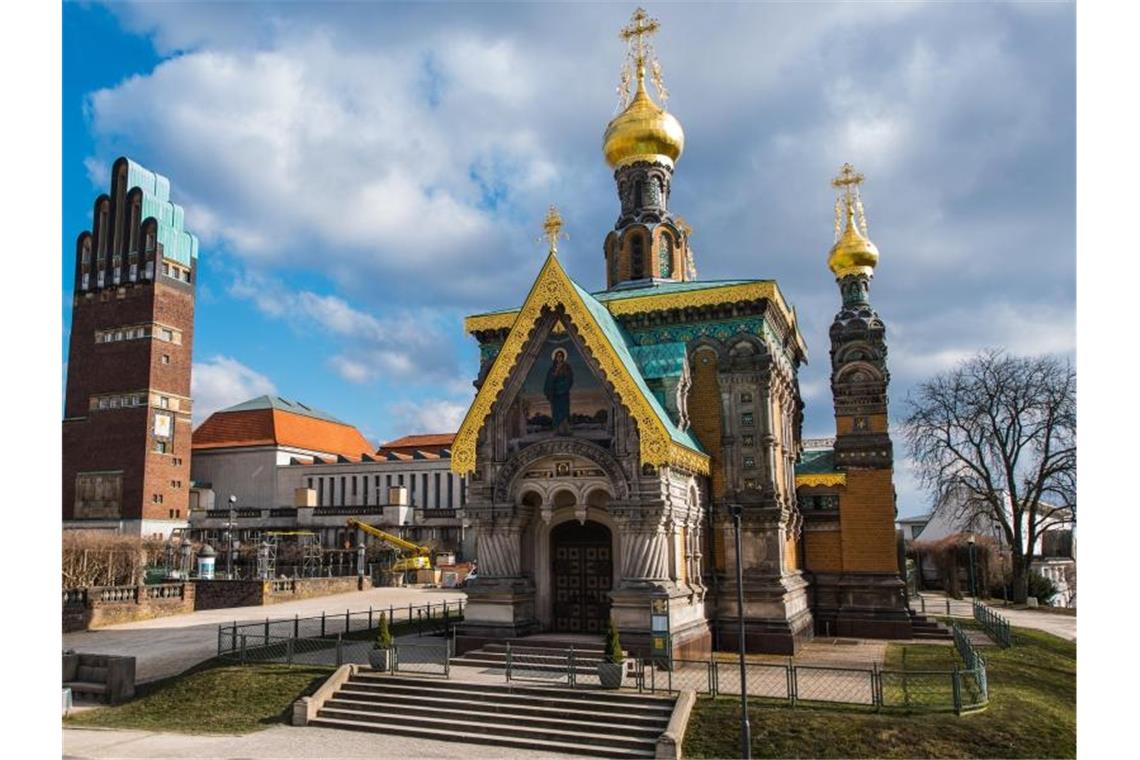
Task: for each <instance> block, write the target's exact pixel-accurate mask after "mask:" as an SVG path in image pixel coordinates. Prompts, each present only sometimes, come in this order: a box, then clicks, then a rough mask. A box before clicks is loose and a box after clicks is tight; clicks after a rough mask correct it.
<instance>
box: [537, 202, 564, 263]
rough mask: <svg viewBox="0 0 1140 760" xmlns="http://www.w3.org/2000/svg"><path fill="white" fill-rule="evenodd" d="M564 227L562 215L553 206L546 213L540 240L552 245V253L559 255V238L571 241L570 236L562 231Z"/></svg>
mask: <svg viewBox="0 0 1140 760" xmlns="http://www.w3.org/2000/svg"><path fill="white" fill-rule="evenodd" d="M562 227H563V224H562V215H561V214H559V213H558V209H557V208H555V206H554V204H551V205H550V208H549V209H548V210H547V212H546V218H545V219H543V220H542V237H541V238H539V240H543V239H545V240H546V242H547V243H548V244H549V245H550V252H551V253H558V238H562V239H564V240H569V239H570V236H569V235H568V234H567V233H565V232H563V231H562Z"/></svg>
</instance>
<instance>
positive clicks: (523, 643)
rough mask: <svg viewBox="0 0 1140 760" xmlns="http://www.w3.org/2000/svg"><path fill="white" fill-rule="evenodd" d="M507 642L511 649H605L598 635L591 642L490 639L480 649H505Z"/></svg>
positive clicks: (600, 650) (601, 650)
mask: <svg viewBox="0 0 1140 760" xmlns="http://www.w3.org/2000/svg"><path fill="white" fill-rule="evenodd" d="M507 644H510V645H511V649H517V648H518V647H533V648H535V649H560V650H566V649H569V648H570V647H574V649H576V650H577V649H585V650H595V651H598V652H604V651H606V644H605V642H604V641H602V640H601V638H600V637H599V640H598V641H591V642H582V641H570V640H565V639H532V638H525V639H510V640H508V641H490V642H488V643H486V644H484V645H483V646H482V649H486V650H489V651H494V650H499V651H505V650H506V648H507Z"/></svg>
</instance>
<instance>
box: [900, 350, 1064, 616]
mask: <svg viewBox="0 0 1140 760" xmlns="http://www.w3.org/2000/svg"><path fill="white" fill-rule="evenodd" d="M907 405H908V407H909V409H908V417H907V420H906V423H905V428H906V439H907V444H908V447H909V449H910V454H911V456H912V457H913V459H914V461H915V463H916V465H917V467H918V470H919V475H920V478H921V481H922V484H923V486H924V487H926V488H927V489H928V490H930V491H931V492H932V493H933V495H934V497H935V500H936V502H937V503H944V502H951V503H955V504H957V507H956V508H957V510H958V514H957V515H956V517H966V518H976V517H977V516H979V515H984V516H985V517H987V518H989V519H990V520H992V521H993V522H994V523H995V524H996V525H999V526H1000V527H1001V530H1002V532H1003V533H1004V534H1005V539H1006V542H1007V543H1008V544H1009V546H1010V549H1011V554H1012V565H1013V568H1012V570H1013V597H1014V601H1016V602H1019V603H1023V602H1024V601H1025V598H1026V596H1027V583H1028V577H1029V564H1030V561H1031V560H1032V551H1033V546H1034V545H1035V544H1036V542H1037V538H1038V536H1040V535H1041V534H1042V533H1043V532H1044V531H1046V530H1048V529H1049V528H1053V527H1058V526H1062V525H1071V524H1072V523H1074V522H1075V521H1076V486H1077V469H1076V464H1077V442H1076V436H1077V426H1076V371H1075V370H1074V369H1073V366H1072V364H1071V363H1070V362H1068V361H1065V360H1062V359H1058V358H1056V357H1052V356H1041V357H1034V358H1023V357H1015V356H1010V355H1008V354H1006V353H1005V352H1004V351H998V350H990V351H984V352H982V353H981V354H979V355H977V356H975V357H973V358H972V359H968V360H966V361H964V362H962V363H961V364H960V365H958V366H957V367H955V368H954V369H952V370H949V371H947V372H943V373H941V374H939V375H936V376H935V377H933V378H931V379H930V380H928V381H926V382H925V383H923V384H922V385H920V386H919V387H918V389H917V390H916V391H915V392H914V393H913V394H911V396H910V397H909V398H908V399H907Z"/></svg>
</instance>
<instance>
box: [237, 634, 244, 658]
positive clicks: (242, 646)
mask: <svg viewBox="0 0 1140 760" xmlns="http://www.w3.org/2000/svg"><path fill="white" fill-rule="evenodd" d="M238 662H240V663H241V664H242V665H245V634H244V633H243V634H242V635H241V658H240V659H239V660H238Z"/></svg>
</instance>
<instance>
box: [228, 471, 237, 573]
mask: <svg viewBox="0 0 1140 760" xmlns="http://www.w3.org/2000/svg"><path fill="white" fill-rule="evenodd" d="M235 504H237V497H236V496H234V495H233V494H232V493H231V494H230V518H229V520H227V521H226V529H227V530H226V532H227V533H229V535H230V550H229V551H228V552H226V578H228V579H229V580H231V581H232V580H233V579H234V520H236V519H237V508H236V507H234V505H235Z"/></svg>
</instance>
